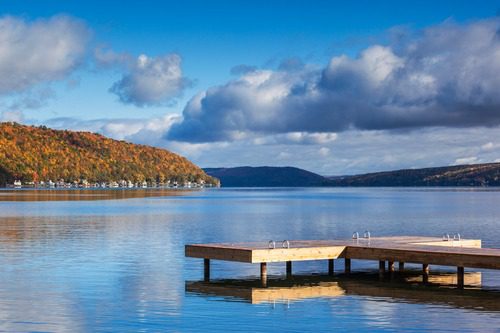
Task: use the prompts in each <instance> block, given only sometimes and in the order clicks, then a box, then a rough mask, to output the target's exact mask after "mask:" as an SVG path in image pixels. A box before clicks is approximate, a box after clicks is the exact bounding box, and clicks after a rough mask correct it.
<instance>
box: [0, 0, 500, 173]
mask: <svg viewBox="0 0 500 333" xmlns="http://www.w3.org/2000/svg"><path fill="white" fill-rule="evenodd" d="M0 10H1V14H2V22H1V23H0V36H7V37H9V38H3V39H2V41H0V76H2V77H4V78H5V79H4V81H5V82H3V83H2V82H0V118H1V119H2V120H16V121H20V122H22V123H27V124H46V125H49V126H52V127H58V128H63V127H64V128H70V129H78V130H92V131H97V132H101V133H103V134H105V135H109V136H112V137H115V138H118V139H126V140H130V141H133V142H138V143H146V144H151V145H155V146H160V147H164V148H167V149H171V150H174V151H176V152H178V153H180V154H182V155H186V156H187V157H189V158H191V159H192V160H193V161H194V162H196V163H198V164H199V165H201V166H236V165H294V166H298V167H304V168H307V169H309V170H312V171H316V172H319V173H322V174H347V173H356V172H366V171H377V170H384V169H394V168H405V167H423V166H435V165H449V164H455V163H466V162H467V163H471V162H492V161H495V160H497V158H500V156H497V153H498V152H500V150H498V147H497V145H500V140H499V141H498V143H497V141H496V139H497V137H498V134H497V132H498V130H497V125H498V124H499V122H498V119H497V118H500V115H498V116H497V114H500V110H498V105H499V104H498V103H497V100H496V99H495V97H494V88H493V87H494V85H495V84H496V81H495V76H499V77H500V73H498V72H497V71H498V69H499V68H500V67H498V66H497V62H500V60H498V57H499V54H500V53H498V41H496V40H495V41H489V38H490V37H488V36H490V35H488V33H493V35H494V34H495V32H494V31H495V29H498V28H499V23H498V15H499V12H500V1H478V2H471V1H418V2H411V3H410V2H401V1H384V2H381V3H375V2H373V1H349V2H336V1H273V2H269V1H252V2H225V1H218V2H207V1H182V2H169V1H100V2H94V1H85V2H82V1H41V0H33V1H23V0H20V1H10V2H7V1H2V2H1V6H0ZM16 29H17V30H16ZM2 30H3V31H2ZM20 30H22V31H23V32H21V33H19V31H20ZM16 31H17V32H16ZM436 34H439V36H441V37H440V38H443V41H442V43H441V42H436V38H435V37H433V36H435V35H436ZM462 35H463V36H464V37H463V38H461V37H460V36H462ZM42 36H43V37H42ZM467 38H468V39H467ZM478 39H479V40H484V43H482V44H481V45H476V44H477V43H475V41H477V40H478ZM462 40H465V42H464V43H463V45H462ZM1 43H3V44H4V45H2V44H1ZM9 43H10V44H9ZM439 43H441V44H442V47H441V46H440V44H439ZM469 44H470V45H473V46H472V47H469V46H468V45H469ZM61 45H63V46H64V47H61ZM412 45H417V46H416V48H417V50H415V49H412V47H413V46H412ZM457 45H458V46H457ZM446 48H448V49H446ZM469 50H470V51H469ZM2 52H4V54H2ZM23 52H24V54H26V53H27V54H30V55H32V57H30V58H29V60H27V59H23V58H24V57H23ZM51 52H52V53H51ZM460 52H462V53H463V55H461V56H460V57H459V56H458V55H457V57H454V58H453V57H452V56H449V54H459V53H460ZM483 54H485V57H484V59H483V57H482V55H483ZM141 55H143V56H142V58H141ZM342 57H344V58H342ZM422 58H425V59H427V60H429V59H439V58H443V59H444V60H443V64H442V65H439V66H438V65H435V66H434V65H433V66H429V65H428V62H421V63H419V64H416V61H417V60H416V59H422ZM46 59H52V60H53V61H54V63H53V64H52V63H51V61H52V60H46ZM374 59H375V60H376V59H381V60H380V61H381V62H382V63H383V65H384V66H385V67H383V68H381V67H380V66H379V65H380V62H378V64H379V65H377V66H379V67H373V66H375V65H373V63H374ZM460 59H465V60H463V61H462V60H460ZM481 59H482V60H481ZM2 62H3V64H2ZM470 63H472V64H475V65H472V66H473V67H472V68H469V67H467V66H466V64H470ZM370 66H372V67H370ZM387 66H389V67H390V68H389V69H387ZM453 66H455V67H453ZM464 66H465V67H464ZM431 67H432V68H431ZM359 68H365V69H364V70H365V71H364V72H360V70H359ZM464 68H466V71H467V73H465V74H463V76H461V77H460V80H461V81H462V80H463V81H464V82H466V83H467V84H468V85H466V84H465V83H464V86H463V85H458V84H457V85H456V87H453V88H450V84H451V82H456V80H457V78H456V76H455V74H453V73H457V72H460V71H461V70H462V69H464ZM387 71H389V72H387ZM339 73H340V74H339ZM483 73H485V74H483ZM495 74H497V75H495ZM158 75H160V76H161V79H158ZM370 75H371V76H370ZM380 75H382V76H380ZM482 75H483V76H484V77H485V78H484V80H483V79H478V78H482V77H483V76H482ZM372 76H373V77H372ZM375 76H377V80H379V79H380V80H381V81H380V80H379V81H380V82H378V81H377V83H376V84H377V86H376V87H375V85H372V86H371V88H367V87H366V86H365V85H366V84H365V83H366V82H367V81H370V80H372V79H373V78H374V77H375ZM489 76H491V77H489ZM415 80H417V81H418V84H416V83H415V82H416V81H415ZM478 80H481V81H484V82H478ZM382 81H384V82H382ZM389 81H390V82H389ZM373 82H375V81H373ZM381 82H382V83H381ZM412 82H413V83H412ZM424 83H425V87H424ZM374 84H375V83H374ZM430 85H432V89H431V88H430ZM465 85H466V86H465ZM401 87H405V91H401V92H398V93H394V90H397V88H401ZM308 89H309V90H308ZM302 90H304V91H306V90H308V91H309V92H310V94H308V93H306V92H304V91H302ZM431 90H432V91H431ZM450 90H452V91H453V93H450V92H449V91H450ZM408 91H411V92H414V94H413V95H412V96H409V95H408V93H407V92H408ZM340 92H344V93H342V94H341V93H340ZM200 94H201V95H200ZM285 95H286V96H285ZM196 96H198V97H196ZM315 96H316V97H317V96H319V97H318V98H317V99H316V100H313V99H314V98H316V97H315ZM374 96H375V97H374ZM454 96H455V97H454ZM457 96H458V97H457ZM462 96H469V97H468V98H467V99H464V98H462ZM198 100H199V101H200V102H199V105H198V104H196V103H198V102H197V101H198ZM364 100H366V101H367V102H366V103H360V101H364ZM389 100H390V102H388V101H389ZM350 101H352V102H353V103H351V102H350ZM443 101H444V102H443ZM285 109H286V110H287V111H285ZM457 110H458V111H457ZM417 111H418V112H417ZM451 112H455V113H454V114H453V115H452V116H450V113H451ZM436 138H439V139H438V142H436V140H437V139H436ZM401 142H407V145H408V146H407V147H405V148H404V149H403V148H402V147H401V146H400V145H399V144H400V143H401ZM443 151H444V153H443Z"/></svg>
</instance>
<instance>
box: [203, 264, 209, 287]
mask: <svg viewBox="0 0 500 333" xmlns="http://www.w3.org/2000/svg"><path fill="white" fill-rule="evenodd" d="M203 279H204V280H205V282H208V281H210V259H207V258H204V259H203Z"/></svg>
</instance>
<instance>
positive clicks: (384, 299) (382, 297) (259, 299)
mask: <svg viewBox="0 0 500 333" xmlns="http://www.w3.org/2000/svg"><path fill="white" fill-rule="evenodd" d="M0 200H1V201H0V331H7V332H18V331H19V332H25V331H29V332H66V331H68V332H94V331H106V332H110V331H114V332H137V331H152V332H157V331H167V332H209V331H212V332H216V331H223V330H225V331H234V332H308V331H310V332H325V331H339V330H340V331H353V332H360V331H446V332H450V331H456V332H466V331H477V332H479V331H480V332H493V331H499V330H500V273H499V272H496V271H487V270H484V271H479V270H468V272H480V273H481V274H480V275H479V281H481V280H482V283H481V284H478V283H477V282H478V281H477V280H478V274H469V276H470V277H471V278H472V279H475V282H476V283H475V285H474V286H472V287H469V289H468V290H465V291H458V290H455V289H452V288H450V287H447V286H440V287H437V286H421V285H420V284H419V282H418V281H419V277H418V276H417V275H415V274H414V275H415V276H414V277H411V276H409V277H407V278H406V280H412V279H413V280H412V281H413V282H396V283H391V282H390V281H383V282H378V281H377V279H376V278H375V277H374V276H375V275H373V276H372V274H371V273H372V272H376V270H377V268H378V263H376V262H369V261H368V262H366V261H356V260H354V261H353V264H352V265H353V271H357V272H362V273H359V274H354V275H355V276H353V277H352V278H349V279H347V278H345V277H343V276H342V275H341V274H340V275H339V276H338V277H336V278H334V279H328V278H327V277H323V276H321V275H322V274H324V273H326V271H327V264H326V262H324V261H314V262H301V263H297V264H295V265H294V273H295V274H298V275H300V276H299V277H297V278H296V280H294V281H292V282H289V281H288V282H287V281H284V280H283V274H284V271H285V267H284V265H283V264H270V265H269V266H268V270H269V274H270V275H271V280H270V282H269V285H270V287H271V288H278V286H279V287H280V295H272V294H269V293H268V294H266V290H264V291H262V289H260V291H261V292H262V293H260V294H255V295H253V296H252V293H251V292H252V288H254V290H257V291H259V288H258V286H257V283H255V282H253V280H255V278H256V277H257V276H258V274H259V271H258V269H259V268H258V265H249V264H240V263H227V262H220V261H215V262H213V265H212V272H211V273H212V274H211V277H212V278H213V279H214V280H215V282H214V283H212V284H211V285H208V286H206V285H205V286H204V285H203V284H200V283H198V282H196V281H200V280H201V279H202V277H203V262H202V260H198V259H191V258H185V257H184V245H185V244H187V243H201V242H240V241H262V242H264V243H266V244H267V242H268V241H269V240H270V239H274V240H283V239H289V240H293V239H334V238H336V239H340V238H350V237H351V235H352V233H353V232H354V231H359V232H360V233H363V232H364V231H365V230H367V229H368V230H370V231H371V234H372V236H383V235H426V236H438V237H440V236H441V235H442V234H443V233H450V234H454V233H457V232H458V233H460V234H462V236H463V237H465V238H481V239H482V240H483V246H484V247H498V248H500V190H497V189H486V190H484V189H477V190H473V189H384V188H378V189H338V188H334V189H324V188H321V189H214V190H200V191H180V190H178V191H165V190H163V191H155V190H139V191H137V190H134V191H125V192H124V191H121V190H117V191H114V190H109V191H92V190H89V191H39V192H32V191H0ZM337 262H338V263H336V269H338V272H339V273H341V268H342V261H341V260H338V261H337ZM416 267H417V266H415V268H416ZM409 268H411V266H409ZM453 271H454V270H453V268H440V267H434V266H431V272H437V273H438V274H437V275H435V276H434V277H431V278H434V279H439V278H441V280H446V279H447V278H450V276H447V275H446V272H453ZM410 275H411V274H410ZM451 277H452V276H451ZM222 280H224V281H222ZM268 289H270V288H268ZM252 301H253V302H254V304H252Z"/></svg>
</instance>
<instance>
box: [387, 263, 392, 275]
mask: <svg viewBox="0 0 500 333" xmlns="http://www.w3.org/2000/svg"><path fill="white" fill-rule="evenodd" d="M387 270H388V271H389V272H390V273H394V261H388V262H387Z"/></svg>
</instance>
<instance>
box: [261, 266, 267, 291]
mask: <svg viewBox="0 0 500 333" xmlns="http://www.w3.org/2000/svg"><path fill="white" fill-rule="evenodd" d="M260 282H261V283H262V286H263V287H267V263H265V262H261V263H260Z"/></svg>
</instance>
